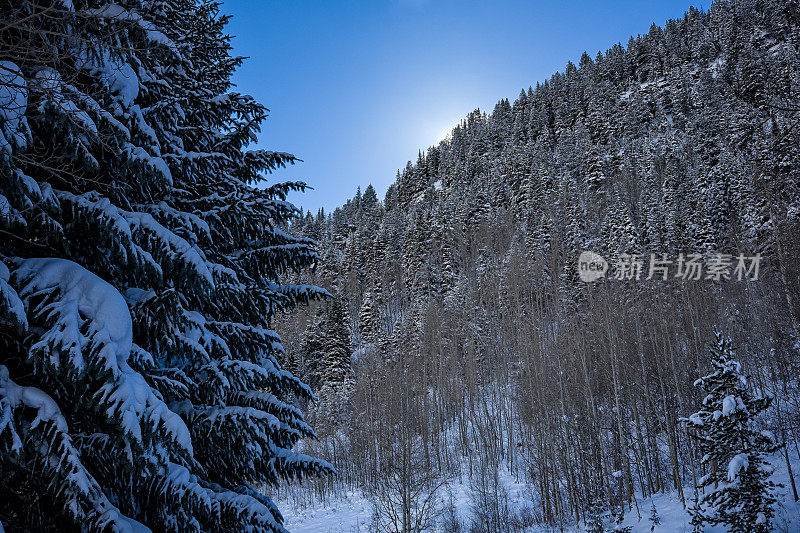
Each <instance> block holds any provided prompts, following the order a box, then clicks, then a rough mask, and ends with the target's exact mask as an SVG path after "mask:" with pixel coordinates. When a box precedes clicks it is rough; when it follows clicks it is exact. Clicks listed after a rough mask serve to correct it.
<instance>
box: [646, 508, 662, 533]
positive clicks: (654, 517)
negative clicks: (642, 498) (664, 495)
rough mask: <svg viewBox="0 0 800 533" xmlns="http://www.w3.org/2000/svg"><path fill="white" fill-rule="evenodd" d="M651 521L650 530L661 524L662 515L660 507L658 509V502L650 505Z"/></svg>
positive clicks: (649, 518)
mask: <svg viewBox="0 0 800 533" xmlns="http://www.w3.org/2000/svg"><path fill="white" fill-rule="evenodd" d="M648 520H649V521H650V531H655V529H656V526H660V525H661V517H660V516H659V514H658V509H656V504H655V503H653V504H652V505H651V506H650V516H649V517H648Z"/></svg>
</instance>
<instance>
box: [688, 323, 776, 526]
mask: <svg viewBox="0 0 800 533" xmlns="http://www.w3.org/2000/svg"><path fill="white" fill-rule="evenodd" d="M711 365H712V366H713V367H714V372H712V373H711V374H709V375H707V376H703V377H702V378H700V379H698V380H697V381H696V382H695V385H696V386H697V387H700V388H701V389H702V390H703V391H704V392H705V393H706V397H705V398H704V399H703V406H702V409H701V410H700V411H698V412H697V413H695V414H693V415H692V416H690V417H689V418H688V419H686V423H687V424H688V427H689V429H690V431H691V434H692V436H693V437H695V438H696V439H697V442H698V445H699V446H700V450H701V451H702V452H703V454H704V455H703V458H702V460H701V464H702V465H703V466H705V467H706V469H707V471H708V473H707V474H706V475H705V476H703V477H702V478H701V479H700V483H699V485H700V487H699V488H701V489H702V490H703V491H704V494H703V495H702V496H701V497H700V499H699V501H698V502H696V505H695V507H694V508H693V509H692V524H693V525H695V526H697V527H702V526H703V525H704V524H711V525H717V524H724V525H725V526H727V527H728V529H729V531H731V532H732V533H745V532H759V531H764V532H766V531H771V525H770V523H771V520H772V517H773V515H774V509H773V504H774V503H775V497H774V496H773V490H774V488H775V484H774V483H773V482H771V481H770V480H769V477H770V471H769V470H768V468H767V465H765V463H764V455H765V454H766V453H770V452H772V451H775V442H774V438H773V437H772V435H771V434H769V433H767V432H763V431H758V430H756V428H755V427H754V418H755V417H756V416H757V415H758V414H759V413H761V412H762V411H764V410H765V409H766V408H767V407H768V406H769V404H770V400H771V399H770V398H756V397H753V396H752V395H751V394H750V393H749V392H748V390H747V380H746V378H745V376H744V374H742V370H741V365H740V364H739V363H738V362H737V361H736V360H735V359H734V353H733V350H732V348H731V341H730V340H729V339H727V338H726V337H724V336H722V335H721V334H717V340H716V344H715V345H714V346H712V348H711Z"/></svg>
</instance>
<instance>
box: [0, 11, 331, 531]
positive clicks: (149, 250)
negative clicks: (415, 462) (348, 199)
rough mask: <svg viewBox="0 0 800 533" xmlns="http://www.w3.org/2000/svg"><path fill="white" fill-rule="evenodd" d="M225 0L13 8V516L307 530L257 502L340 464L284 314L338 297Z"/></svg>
mask: <svg viewBox="0 0 800 533" xmlns="http://www.w3.org/2000/svg"><path fill="white" fill-rule="evenodd" d="M226 21H227V17H226V16H225V15H223V14H222V13H221V12H220V4H219V3H217V2H213V1H206V0H200V1H195V0H163V1H162V0H159V1H155V2H143V1H138V0H130V1H122V2H118V3H110V4H109V3H104V2H90V1H84V0H75V1H74V2H73V1H72V0H41V1H38V0H37V1H30V2H12V3H10V4H5V5H4V7H3V9H2V11H0V28H2V29H0V43H2V44H0V295H1V296H2V298H0V352H2V355H0V479H2V480H3V481H2V483H0V524H2V525H3V526H5V527H6V528H8V529H9V530H10V531H50V530H62V529H63V528H68V529H75V530H81V529H83V530H91V531H147V530H154V531H284V528H283V526H282V525H281V524H282V517H281V514H280V513H279V511H278V510H277V508H276V507H275V506H274V505H273V503H272V502H271V500H270V499H269V498H267V497H266V496H264V495H263V494H260V493H259V492H257V491H258V490H260V489H261V488H262V487H263V486H264V485H275V484H277V483H278V482H279V481H280V480H284V479H294V478H303V477H306V476H307V475H313V474H324V473H329V472H331V471H332V467H331V466H330V465H329V464H328V463H326V462H325V461H321V460H317V459H314V458H312V457H309V456H306V455H303V454H299V453H295V452H294V451H292V448H293V446H294V445H295V444H296V443H297V442H298V441H299V440H300V439H302V438H304V437H311V436H313V432H312V430H311V428H310V427H309V426H308V425H307V424H306V422H304V420H303V416H302V414H301V412H300V411H299V410H298V409H297V408H295V407H294V406H292V405H291V404H290V403H288V401H289V400H290V399H291V398H294V397H304V398H310V397H311V391H310V389H309V388H308V386H306V385H305V384H303V383H302V382H301V381H300V380H299V379H298V378H296V377H294V376H293V375H292V374H291V373H289V372H287V371H285V370H282V369H281V367H280V365H279V363H278V360H280V359H283V358H284V352H283V347H282V345H281V341H280V338H279V336H278V334H277V333H276V332H275V331H274V330H272V329H270V323H271V321H272V320H273V318H274V316H275V315H276V313H279V312H281V311H284V310H287V309H289V308H291V307H293V306H294V305H295V304H297V303H299V302H308V301H309V300H313V299H317V298H320V297H322V296H324V295H325V291H323V290H322V289H319V288H317V287H314V286H311V285H296V284H291V283H288V282H287V277H288V276H289V275H290V274H292V273H294V272H298V271H300V270H302V269H304V268H306V267H309V266H311V265H313V264H314V263H315V262H316V261H317V259H318V258H317V254H316V253H315V252H314V250H313V246H312V241H311V240H309V239H307V238H303V237H296V236H293V235H292V234H290V233H288V232H286V231H284V230H283V229H281V228H285V227H286V226H287V224H288V221H289V220H290V219H292V218H293V217H295V215H296V209H295V208H294V207H293V206H292V205H291V204H290V203H288V202H287V201H286V194H287V193H288V192H289V191H291V190H301V189H303V187H304V185H303V184H301V183H273V184H270V185H269V186H268V187H267V188H266V189H263V190H260V189H256V188H254V187H253V186H252V185H253V184H254V183H255V182H257V181H259V180H261V179H263V178H264V177H265V175H266V174H269V173H270V172H271V171H272V170H274V169H276V168H278V167H282V166H284V165H287V164H291V163H293V162H294V161H295V158H294V156H292V155H290V154H285V153H278V152H272V151H267V150H249V149H248V148H247V146H248V145H249V144H250V143H251V142H252V141H253V140H254V139H255V138H256V135H257V133H258V131H259V128H260V125H261V123H262V122H263V120H264V119H265V118H266V116H267V109H266V108H264V106H262V105H261V104H260V103H258V102H256V101H254V100H253V99H252V98H251V97H249V96H246V95H242V94H239V93H237V92H235V91H233V90H232V84H231V81H230V78H231V74H232V72H233V71H234V69H235V68H236V67H237V66H238V65H239V64H240V63H241V59H240V58H237V57H235V56H232V55H231V49H230V38H229V37H228V36H227V34H226V33H225V23H226Z"/></svg>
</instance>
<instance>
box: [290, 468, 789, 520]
mask: <svg viewBox="0 0 800 533" xmlns="http://www.w3.org/2000/svg"><path fill="white" fill-rule="evenodd" d="M791 459H792V469H793V471H794V474H795V478H796V479H797V477H798V474H800V460H798V457H797V455H796V454H795V455H794V456H793V457H791ZM771 464H772V466H773V468H774V470H775V473H774V474H773V478H772V479H773V481H775V482H777V483H780V484H782V485H783V486H782V487H780V488H778V494H777V496H778V501H779V504H778V508H777V509H776V513H775V524H774V525H775V531H776V532H786V533H790V532H800V503H798V502H795V501H793V497H792V493H791V487H790V485H789V474H788V470H787V468H786V463H785V462H784V460H783V458H782V457H781V456H780V455H775V456H773V457H772V460H771ZM501 479H502V481H503V484H504V485H505V487H506V490H507V491H508V493H509V497H510V501H511V504H512V506H517V507H519V506H524V505H530V493H529V489H528V487H527V486H526V485H525V484H524V483H522V482H521V481H519V482H518V481H517V480H515V479H514V477H513V476H512V475H510V474H509V473H508V472H501ZM684 493H685V494H686V496H687V498H690V497H691V495H692V488H691V487H686V488H685V489H684ZM449 494H452V496H453V500H454V502H455V505H456V509H457V514H458V516H459V518H460V519H461V522H462V524H464V525H468V524H469V518H470V515H471V503H470V493H469V485H468V484H467V482H466V478H464V482H459V481H458V480H455V481H454V482H453V483H451V484H450V485H449V486H448V488H447V489H445V490H444V491H443V493H442V495H443V497H444V498H445V499H448V498H449ZM277 503H278V505H279V507H280V508H281V509H282V510H283V513H284V518H285V524H286V526H287V528H288V529H289V531H291V532H293V533H354V532H366V531H371V529H370V523H371V516H372V506H371V505H370V502H369V501H368V500H367V498H366V497H365V496H364V495H363V494H362V493H361V492H360V491H348V492H347V493H346V494H345V495H343V496H342V498H341V499H339V500H336V501H333V502H328V503H327V505H320V506H313V505H312V506H310V507H303V506H300V505H298V504H297V503H296V502H295V501H289V500H284V501H278V502H277ZM637 503H638V507H639V512H640V513H641V518H639V516H638V514H637V512H636V509H635V508H634V510H633V512H629V513H628V514H627V516H626V517H625V520H624V521H623V523H622V526H630V527H632V528H633V529H632V531H633V532H634V533H645V532H647V533H649V532H650V526H651V524H650V521H649V520H648V517H649V516H650V509H651V506H652V505H653V504H655V506H656V510H657V511H658V514H659V516H660V517H661V525H660V526H657V527H656V528H655V531H656V532H663V533H667V532H669V533H682V532H690V531H691V530H692V528H691V526H690V525H689V520H690V517H689V513H688V512H687V510H685V509H684V508H683V505H682V504H681V501H680V498H679V497H678V495H677V493H675V492H671V493H666V494H658V495H656V496H653V497H651V498H647V499H642V498H639V499H638V500H637ZM688 504H690V501H689V499H687V505H688ZM539 531H542V532H544V531H552V529H551V528H548V527H541V528H533V529H530V530H529V532H530V533H536V532H539ZM564 531H566V532H568V533H577V532H582V531H584V529H583V527H582V526H580V527H576V526H574V525H573V526H572V527H568V528H565V529H564ZM705 531H706V532H707V533H724V531H725V530H724V529H723V528H721V527H717V528H710V527H709V528H706V530H705Z"/></svg>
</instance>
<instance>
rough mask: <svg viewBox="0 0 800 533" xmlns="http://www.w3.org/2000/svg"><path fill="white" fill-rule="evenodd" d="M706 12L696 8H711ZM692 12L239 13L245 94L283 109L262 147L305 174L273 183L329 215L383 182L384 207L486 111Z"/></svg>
mask: <svg viewBox="0 0 800 533" xmlns="http://www.w3.org/2000/svg"><path fill="white" fill-rule="evenodd" d="M707 4H708V2H705V3H697V2H695V3H694V5H695V6H696V7H698V8H707V7H708V5H707ZM689 5H691V2H690V1H689V0H683V1H673V0H659V1H635V0H620V1H608V2H588V1H575V2H567V1H558V0H556V1H548V2H539V1H536V2H533V1H528V2H523V1H504V0H497V1H494V2H489V1H486V2H471V1H450V0H372V1H344V0H342V1H338V2H332V1H314V2H312V1H302V0H297V1H291V0H283V1H272V0H227V1H225V2H224V4H223V10H224V12H226V13H228V14H231V15H233V19H232V20H231V22H230V24H229V26H228V30H229V32H230V33H231V34H232V35H234V36H235V38H234V40H233V46H234V53H236V54H239V55H244V56H249V59H248V60H247V61H246V62H245V64H244V66H243V67H242V68H241V69H240V70H239V71H238V72H237V74H236V75H235V77H234V81H235V82H236V84H237V85H238V90H239V91H241V92H245V93H248V94H252V95H253V96H255V97H256V98H257V99H258V100H259V101H261V102H262V103H264V104H265V105H266V106H267V107H269V108H270V110H271V116H270V118H269V119H268V120H267V121H266V123H265V124H264V128H263V131H262V133H261V135H260V137H259V143H258V146H260V147H264V148H270V149H273V150H281V151H288V152H292V153H294V154H295V155H297V156H298V157H300V158H301V159H303V160H304V162H303V163H301V164H299V165H296V166H294V167H293V168H291V169H289V170H286V171H280V172H279V173H276V174H275V177H276V178H278V179H298V180H302V181H305V182H307V183H308V184H309V185H311V186H313V187H314V189H315V190H313V191H308V192H306V193H305V194H302V195H297V196H293V197H292V200H293V201H294V202H295V203H296V204H298V205H300V206H302V207H303V208H305V209H311V210H312V211H316V210H317V209H318V208H319V207H324V208H325V210H326V211H328V210H330V209H333V208H335V207H337V206H339V205H341V204H343V203H344V202H345V201H346V200H347V199H348V198H350V197H352V196H353V195H354V193H355V191H356V187H358V186H361V188H362V190H363V189H364V188H365V187H366V186H367V185H368V184H370V183H372V184H373V185H374V186H375V188H376V189H377V191H378V194H379V196H380V197H381V198H382V197H383V194H384V193H385V191H386V188H387V187H388V186H389V185H390V184H391V183H392V182H393V181H394V180H395V175H396V171H397V169H399V168H402V167H404V166H405V163H406V161H408V160H412V161H413V160H416V157H417V153H418V151H419V150H420V149H425V148H427V147H428V146H430V145H433V144H436V143H437V142H438V141H439V140H440V139H441V138H442V137H444V136H445V134H446V133H447V132H448V131H449V130H450V129H451V128H452V127H453V126H455V125H456V124H457V123H458V122H459V120H460V119H461V118H463V117H464V116H466V115H467V114H468V113H469V112H470V111H472V110H473V109H476V108H480V109H484V110H487V111H491V110H492V108H493V107H494V104H495V103H496V102H497V100H499V99H500V98H505V97H507V98H510V99H511V100H512V101H513V99H514V98H516V97H517V95H518V94H519V91H520V89H521V88H523V87H524V88H527V87H528V86H529V85H535V84H536V82H537V81H542V80H544V79H547V78H548V77H549V76H550V75H551V74H552V73H553V72H555V71H558V70H563V69H564V66H565V65H566V62H567V61H568V60H572V61H573V62H575V63H577V62H578V60H579V58H580V56H581V53H582V52H583V51H584V50H585V51H588V52H589V53H590V55H592V57H594V55H595V54H596V53H597V52H598V50H602V51H605V50H606V49H608V48H609V47H610V46H611V45H613V44H614V43H617V42H621V43H622V44H623V45H626V44H627V42H628V37H629V36H631V35H638V34H640V33H646V32H647V31H648V29H649V28H650V25H651V23H653V22H655V23H656V24H658V25H663V23H664V22H665V21H666V20H668V19H671V18H677V17H681V16H682V15H683V13H684V12H685V11H686V10H687V9H688V7H689Z"/></svg>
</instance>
